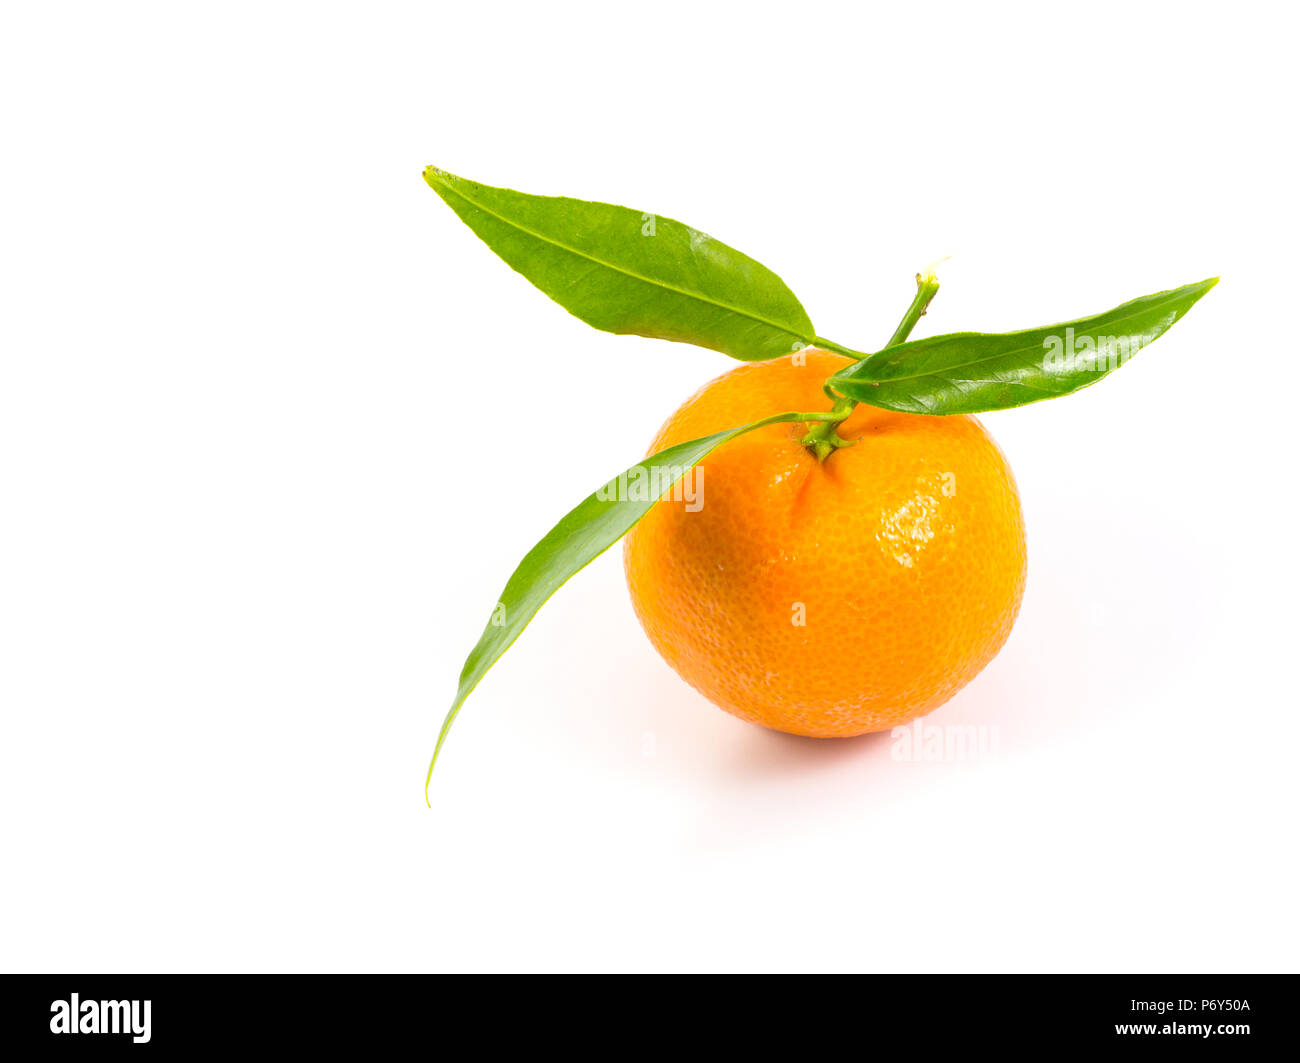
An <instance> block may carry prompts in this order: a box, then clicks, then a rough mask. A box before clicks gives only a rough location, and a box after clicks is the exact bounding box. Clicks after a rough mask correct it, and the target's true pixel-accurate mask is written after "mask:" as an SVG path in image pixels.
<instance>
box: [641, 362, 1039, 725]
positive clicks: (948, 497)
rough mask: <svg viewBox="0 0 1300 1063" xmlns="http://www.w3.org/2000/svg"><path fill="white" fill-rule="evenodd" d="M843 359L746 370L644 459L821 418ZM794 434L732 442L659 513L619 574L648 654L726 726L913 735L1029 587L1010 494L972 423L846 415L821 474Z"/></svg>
mask: <svg viewBox="0 0 1300 1063" xmlns="http://www.w3.org/2000/svg"><path fill="white" fill-rule="evenodd" d="M847 364H849V362H848V359H846V358H841V357H840V356H839V355H835V354H830V353H827V352H825V351H818V350H814V349H810V350H806V351H802V352H799V353H798V354H795V355H791V356H787V357H785V358H781V359H778V360H774V361H768V362H758V363H753V364H747V365H743V366H741V367H740V368H738V369H735V370H733V371H731V372H730V373H727V374H725V375H724V376H721V377H719V378H718V379H716V380H714V381H712V382H711V383H709V384H706V385H705V386H704V387H703V388H701V389H700V390H699V391H698V392H697V393H696V394H695V395H694V396H692V397H691V398H690V399H689V400H687V402H686V403H685V404H684V405H683V406H682V407H681V408H680V409H679V410H678V411H677V412H676V413H674V414H673V415H672V417H670V418H669V419H668V421H667V423H666V424H665V425H664V426H663V428H662V429H660V431H659V434H658V435H657V436H656V437H655V439H654V442H653V443H652V444H651V447H650V453H654V452H656V451H659V450H662V449H663V448H665V447H669V446H672V445H674V444H676V443H681V442H685V441H686V440H690V439H695V438H698V437H700V436H705V435H709V434H711V433H713V432H718V431H721V430H724V429H728V428H734V427H736V426H738V425H742V424H746V423H748V422H751V421H756V420H759V419H761V418H763V417H767V416H770V415H772V414H776V413H780V412H783V411H786V410H817V409H825V408H826V407H827V399H826V396H825V395H824V393H823V391H822V384H823V383H824V381H825V380H826V378H827V377H828V376H830V375H831V374H832V373H834V372H836V371H837V370H839V369H841V368H843V366H845V365H847ZM808 428H809V426H808V425H806V424H778V425H771V426H769V427H766V428H762V429H759V430H757V431H754V432H751V433H749V434H747V435H743V436H740V437H738V438H737V439H734V440H732V441H731V442H729V443H726V444H724V445H723V446H721V447H719V448H718V449H717V450H715V451H714V452H713V453H711V454H709V455H708V456H707V457H706V458H705V459H704V461H703V462H702V463H701V465H700V466H699V467H698V468H697V470H696V472H695V474H694V475H695V476H696V477H697V479H696V480H695V481H694V482H693V487H694V489H695V491H696V492H697V493H698V499H697V501H696V502H695V504H688V502H683V501H677V502H672V501H664V502H661V503H660V504H659V505H657V506H655V507H654V508H653V509H651V510H650V512H649V513H648V514H647V515H646V516H645V517H644V518H643V519H642V520H641V522H640V523H639V524H637V525H636V526H635V527H634V528H633V529H632V531H631V532H630V533H629V534H628V536H627V538H626V542H625V546H624V565H625V569H626V573H627V581H628V588H629V590H630V592H631V596H632V604H633V607H634V608H635V610H636V615H637V617H638V619H639V620H640V622H641V624H642V626H643V627H644V628H645V631H646V634H647V635H648V636H649V637H650V641H651V642H652V643H653V644H654V646H655V648H656V649H657V650H658V651H659V653H660V654H661V655H662V656H663V657H664V659H665V660H666V661H667V662H668V663H669V664H670V665H671V666H672V667H673V668H674V669H675V670H676V671H677V673H678V674H679V675H680V676H681V677H682V678H683V679H685V680H686V681H687V682H688V683H690V684H691V686H693V687H695V689H696V690H698V691H699V692H700V693H702V694H703V695H704V696H705V697H707V698H708V699H709V700H710V701H712V702H714V703H715V704H717V705H718V706H720V707H721V708H723V709H725V710H726V711H727V712H730V713H733V714H734V715H736V716H739V717H740V718H741V719H744V720H749V721H751V722H753V723H757V724H762V725H763V726H765V727H771V728H775V729H777V730H780V731H788V732H791V733H793V734H800V735H810V736H814V737H819V738H829V737H841V736H848V735H857V734H863V733H865V732H868V731H879V730H885V729H888V728H891V727H895V726H898V725H901V724H904V723H906V722H907V721H909V720H911V719H913V718H914V717H916V716H920V715H924V714H925V713H928V712H930V711H931V710H932V709H935V708H937V707H938V706H939V705H942V704H943V703H944V702H945V701H947V700H948V699H949V698H951V697H952V696H953V695H954V694H955V693H957V691H958V690H960V689H961V688H962V687H963V686H964V685H965V684H966V683H968V682H969V681H970V680H971V679H972V678H974V676H975V675H976V674H977V673H978V672H979V671H980V670H981V669H982V668H983V667H984V666H985V665H986V664H988V662H989V661H990V660H992V658H993V657H994V655H995V654H996V653H997V652H998V650H999V649H1001V647H1002V644H1003V643H1004V642H1005V641H1006V639H1007V636H1008V634H1009V633H1010V631H1011V626H1012V624H1013V623H1014V621H1015V618H1016V613H1017V611H1018V610H1019V607H1020V599H1021V595H1022V592H1023V590H1024V585H1025V534H1024V524H1023V521H1022V518H1021V512H1020V499H1019V496H1018V494H1017V491H1016V485H1015V481H1014V479H1013V478H1012V475H1011V470H1010V468H1009V467H1008V466H1007V462H1006V459H1005V458H1004V457H1003V455H1002V452H1001V451H1000V450H999V449H998V447H997V444H996V443H994V442H993V440H992V438H991V437H990V436H989V435H988V433H987V432H986V431H985V430H984V428H983V427H982V426H981V425H980V423H979V422H978V421H976V420H975V419H974V418H973V417H966V416H950V417H927V416H919V415H915V414H904V413H894V412H890V411H887V410H881V409H876V408H874V407H870V406H865V405H863V406H858V407H857V408H856V409H855V410H854V411H853V413H852V414H851V415H850V416H849V418H848V419H847V420H846V421H844V422H843V423H842V424H841V425H840V426H839V434H840V435H841V436H842V437H843V438H845V439H847V440H856V443H855V444H854V445H853V446H849V447H844V448H841V449H837V450H835V451H833V452H832V453H831V454H830V455H829V456H828V457H827V458H826V460H825V461H822V462H819V461H818V460H817V459H816V457H815V456H814V455H813V454H812V453H811V452H810V450H809V449H808V447H806V446H804V445H803V444H801V443H800V442H799V440H800V439H801V438H802V437H803V436H804V434H805V433H806V432H807V431H808Z"/></svg>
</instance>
